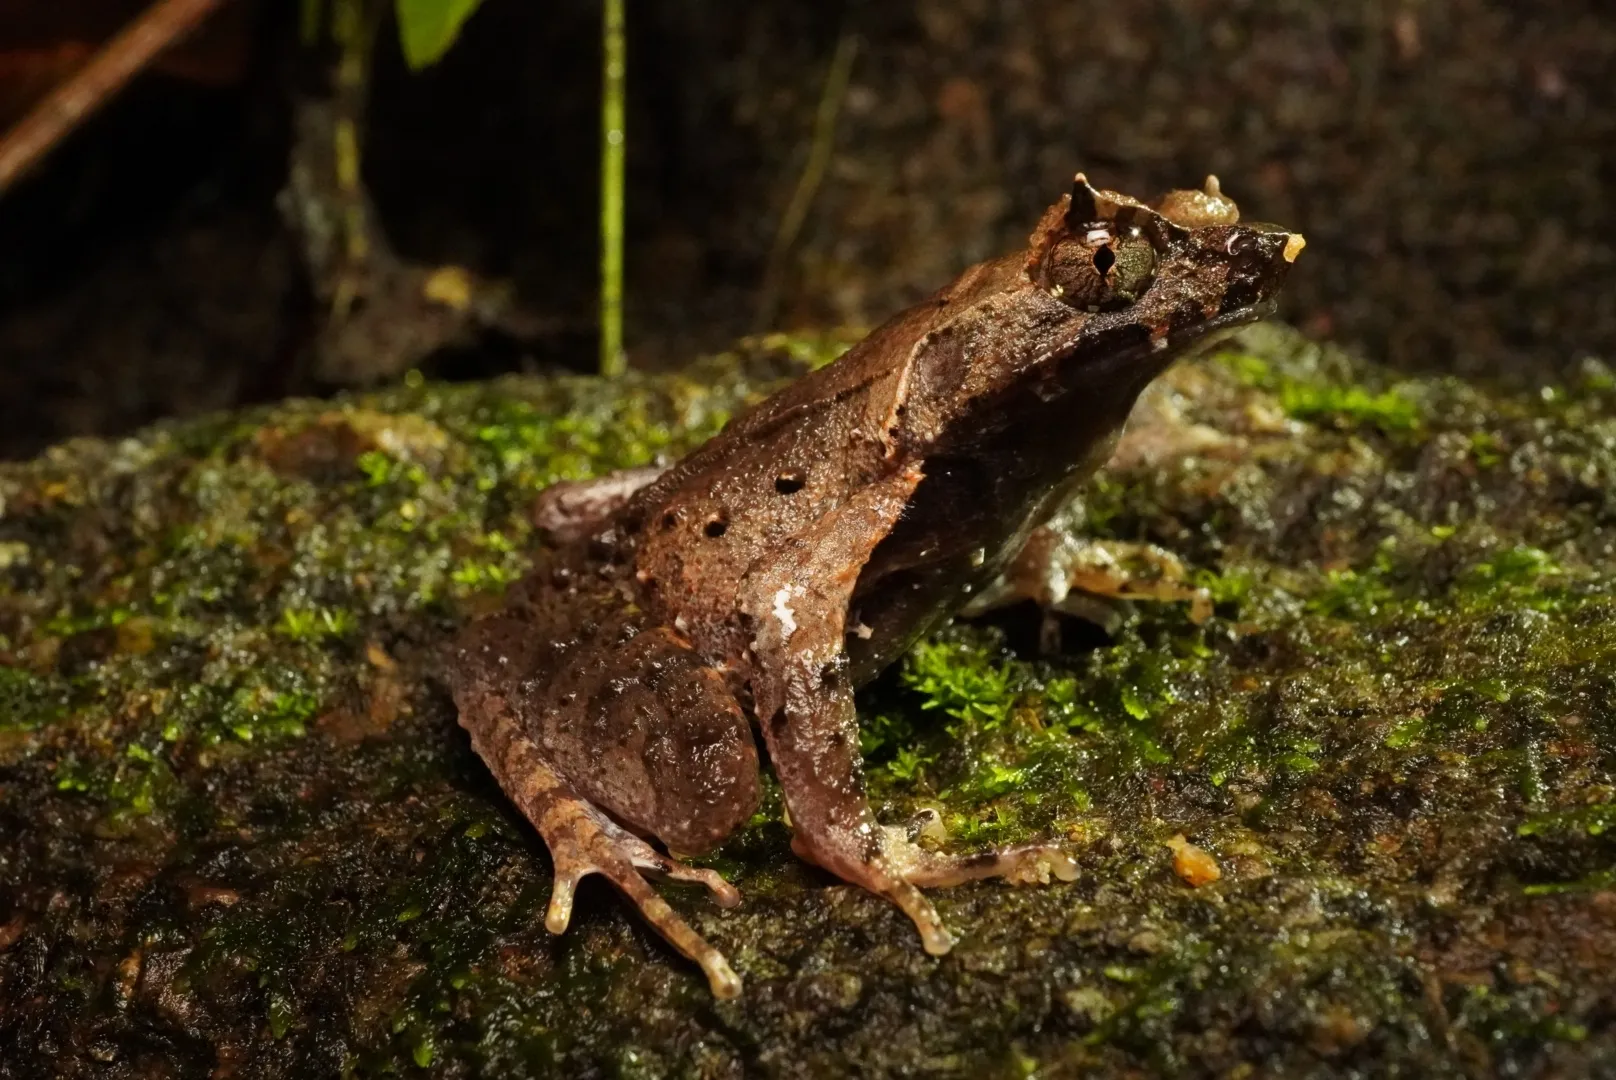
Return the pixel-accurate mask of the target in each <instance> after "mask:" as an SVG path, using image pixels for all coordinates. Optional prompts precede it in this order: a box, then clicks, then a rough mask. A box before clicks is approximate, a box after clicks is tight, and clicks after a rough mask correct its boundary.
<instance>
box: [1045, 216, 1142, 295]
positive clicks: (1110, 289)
mask: <svg viewBox="0 0 1616 1080" xmlns="http://www.w3.org/2000/svg"><path fill="white" fill-rule="evenodd" d="M1155 276H1156V249H1155V248H1154V247H1152V246H1151V243H1150V241H1149V240H1148V239H1146V238H1145V237H1144V236H1142V235H1140V234H1139V233H1138V232H1137V231H1136V230H1130V231H1128V232H1126V233H1119V232H1117V231H1114V230H1113V229H1112V228H1111V227H1110V226H1108V225H1107V224H1105V223H1100V224H1096V225H1092V226H1089V227H1087V228H1085V229H1082V230H1080V231H1078V233H1077V235H1076V236H1074V237H1073V238H1071V239H1069V240H1066V241H1063V242H1061V243H1059V244H1056V245H1055V246H1054V248H1052V249H1051V250H1050V253H1049V256H1048V257H1047V258H1046V259H1045V260H1044V265H1043V267H1042V271H1041V274H1040V278H1041V280H1040V282H1039V284H1041V285H1042V286H1043V287H1044V288H1045V289H1047V290H1048V291H1049V294H1050V295H1051V296H1054V297H1058V298H1059V299H1060V300H1062V301H1064V302H1065V303H1067V304H1070V305H1071V306H1072V307H1075V308H1079V309H1082V310H1086V311H1113V310H1115V309H1117V308H1121V307H1127V306H1128V305H1129V304H1132V303H1133V302H1134V301H1136V300H1138V299H1139V297H1141V296H1143V295H1144V292H1145V290H1146V289H1148V288H1150V283H1151V281H1152V279H1154V278H1155Z"/></svg>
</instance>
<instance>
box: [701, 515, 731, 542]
mask: <svg viewBox="0 0 1616 1080" xmlns="http://www.w3.org/2000/svg"><path fill="white" fill-rule="evenodd" d="M701 531H702V532H704V533H706V534H707V535H708V536H710V537H712V538H713V539H714V540H717V539H718V538H719V537H720V536H723V535H724V534H725V533H726V532H728V531H729V515H728V514H726V513H725V512H724V511H722V510H720V511H718V513H716V514H713V515H712V516H711V517H709V518H708V519H707V524H705V525H703V526H702V529H701Z"/></svg>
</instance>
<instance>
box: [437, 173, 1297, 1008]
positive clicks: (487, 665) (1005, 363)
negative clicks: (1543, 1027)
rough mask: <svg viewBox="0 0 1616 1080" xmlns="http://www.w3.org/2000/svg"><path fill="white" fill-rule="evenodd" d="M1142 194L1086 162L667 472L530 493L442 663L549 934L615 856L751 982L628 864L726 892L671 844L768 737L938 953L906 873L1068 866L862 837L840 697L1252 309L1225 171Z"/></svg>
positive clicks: (644, 902) (751, 764)
mask: <svg viewBox="0 0 1616 1080" xmlns="http://www.w3.org/2000/svg"><path fill="white" fill-rule="evenodd" d="M1158 206H1159V208H1158V209H1152V208H1151V207H1149V206H1147V205H1145V204H1142V203H1140V202H1137V201H1135V200H1133V199H1131V198H1128V197H1126V196H1123V195H1119V194H1116V193H1114V192H1109V191H1102V190H1098V189H1096V188H1094V187H1092V186H1091V185H1090V184H1089V183H1088V181H1087V180H1086V179H1085V178H1084V177H1083V176H1082V175H1081V174H1079V175H1078V177H1077V179H1076V183H1075V184H1074V186H1073V188H1072V192H1071V194H1070V195H1068V196H1064V197H1062V198H1061V200H1060V201H1059V202H1058V203H1056V204H1055V205H1054V206H1052V207H1050V209H1049V210H1048V211H1046V212H1045V214H1044V216H1043V219H1042V220H1041V221H1040V222H1039V223H1038V226H1037V228H1036V229H1035V230H1034V231H1033V233H1032V237H1031V239H1030V241H1029V244H1028V246H1027V249H1026V250H1025V251H1020V252H1017V253H1015V254H1012V255H1007V256H1004V257H1002V258H999V259H994V260H991V261H989V262H985V263H982V264H980V265H977V266H974V267H972V268H971V269H969V270H967V271H965V273H963V274H961V275H960V277H959V278H958V279H957V280H955V281H954V282H953V283H952V284H950V285H948V286H946V287H945V288H943V289H942V290H940V291H939V292H937V293H935V294H934V295H932V296H931V297H930V298H928V299H926V300H924V301H922V302H920V303H919V304H916V305H915V306H914V307H911V308H910V309H908V310H907V311H904V312H902V313H901V314H899V315H897V316H895V317H894V318H892V319H891V320H889V321H888V322H887V323H886V324H885V325H883V326H881V327H880V328H879V329H877V330H876V331H875V332H874V333H872V334H870V336H869V337H867V338H865V339H864V340H863V341H862V342H860V343H859V344H858V345H857V346H855V347H854V348H853V349H851V350H850V351H849V352H848V353H847V354H846V355H845V356H843V357H842V358H841V359H840V360H838V361H836V362H835V363H833V364H831V365H829V366H827V367H825V368H822V369H820V370H819V371H816V372H814V373H812V374H810V375H808V376H806V377H804V378H802V379H800V380H799V381H797V382H795V383H793V384H792V385H790V386H788V387H786V388H785V389H784V390H782V391H780V392H779V393H777V394H776V395H774V396H773V397H771V398H769V399H768V400H767V401H764V402H763V403H761V404H760V405H758V406H757V407H756V408H754V409H752V410H751V411H750V412H747V413H746V414H744V415H742V416H740V417H737V418H736V419H735V420H734V421H733V422H731V423H730V424H729V425H728V426H727V427H726V428H725V429H724V430H723V432H722V433H720V434H719V435H718V436H717V437H715V438H713V439H712V440H711V441H709V442H708V443H706V444H705V445H704V446H702V447H700V448H699V449H697V450H696V451H694V452H693V453H691V454H690V455H689V456H688V457H686V458H684V459H683V460H682V461H680V462H678V463H677V464H675V465H673V466H672V467H671V468H668V469H666V470H657V469H640V470H633V471H631V472H628V473H619V474H615V475H613V476H610V477H606V478H603V479H602V480H599V481H591V482H585V483H574V484H565V485H558V486H557V487H555V488H552V489H550V490H549V491H547V492H546V493H545V495H544V496H542V497H541V500H540V504H539V506H538V508H537V510H536V515H537V518H538V520H539V522H540V523H541V524H542V525H543V526H544V527H545V529H546V531H547V532H548V533H549V535H550V543H549V544H548V545H547V546H545V547H543V548H541V550H540V551H539V552H538V553H537V555H536V557H535V565H534V569H533V571H532V573H531V574H530V575H529V576H528V577H527V578H525V579H524V580H523V581H521V582H520V583H518V584H517V585H515V586H513V587H512V590H511V592H510V595H509V598H508V603H507V606H506V608H505V610H504V611H502V612H501V613H499V614H497V615H494V616H490V617H487V618H484V619H481V620H479V621H477V622H476V623H474V624H472V626H470V627H469V628H468V629H467V631H466V632H465V635H464V637H463V638H462V639H461V641H460V642H459V644H458V652H457V655H456V657H455V662H454V664H453V671H452V674H451V682H452V685H453V690H454V697H455V701H456V703H457V704H458V706H459V709H460V723H461V724H462V725H463V726H464V727H465V728H466V729H467V731H469V732H470V733H471V739H472V745H473V746H474V747H475V748H476V750H477V753H478V754H480V755H481V756H482V759H483V760H484V761H485V762H487V764H488V766H489V768H490V770H491V771H492V772H493V774H494V776H495V778H496V779H497V780H498V781H499V783H500V785H501V787H503V788H504V790H505V791H506V792H507V793H508V794H509V796H510V797H511V799H512V800H513V801H514V802H515V804H516V805H517V806H518V807H519V808H520V809H521V811H522V813H523V814H525V815H526V816H527V817H528V819H529V820H531V821H532V822H533V824H534V825H535V826H536V827H537V828H538V831H539V833H540V835H542V836H543V837H544V841H545V843H546V844H547V845H548V846H549V848H550V853H551V855H552V856H553V858H554V863H555V885H554V889H553V892H552V895H551V900H550V907H549V912H548V915H547V918H546V925H547V926H548V927H549V929H550V930H551V931H552V932H554V933H558V934H559V933H561V932H562V931H564V930H565V929H566V926H567V923H568V920H569V917H570V914H571V908H572V897H573V891H574V888H575V886H576V885H577V883H578V881H579V879H580V878H582V877H584V876H585V875H587V874H602V875H604V876H605V877H606V878H607V879H609V880H610V881H611V882H612V883H613V884H614V885H615V886H617V888H618V889H620V890H621V891H622V892H623V893H624V894H625V895H626V896H627V897H628V898H629V900H630V901H631V902H632V903H633V904H634V905H635V906H636V907H637V908H638V909H639V911H640V913H641V914H642V915H643V916H644V917H645V918H646V919H647V920H648V921H649V922H650V923H651V925H652V926H653V927H655V928H656V929H657V930H658V931H659V932H660V933H661V934H662V935H663V936H664V937H665V938H666V939H667V940H668V941H669V942H670V943H671V944H672V945H673V946H674V948H676V949H678V950H679V951H680V952H682V953H683V954H685V955H686V956H688V957H690V958H691V959H693V960H695V961H696V962H697V963H699V964H700V965H701V966H702V968H703V969H704V970H705V972H706V974H707V977H708V980H709V982H710V984H711V986H712V990H713V992H714V993H715V994H716V995H718V996H719V997H733V996H734V995H736V994H738V993H739V992H740V985H741V984H740V979H739V978H738V977H737V976H736V974H735V973H734V971H733V970H732V969H731V968H730V966H729V964H728V963H726V962H725V960H724V958H723V956H721V955H720V954H719V952H718V951H717V950H716V949H715V948H713V946H712V945H710V944H709V943H708V942H707V941H705V940H704V939H702V938H701V937H700V936H699V935H698V934H697V933H696V932H695V931H694V930H693V929H691V927H690V926H689V925H688V924H687V923H685V922H684V921H683V920H682V919H681V918H679V916H678V915H677V914H675V912H674V911H673V910H672V908H670V907H669V906H668V904H667V903H666V902H665V901H663V900H662V898H661V897H660V896H658V894H657V893H656V892H655V891H654V890H653V889H652V888H651V887H650V885H649V884H648V883H647V881H646V879H645V877H644V876H643V875H645V874H646V873H651V874H657V875H663V876H666V877H668V878H672V879H675V880H682V881H693V882H699V883H701V884H704V885H706V886H707V887H708V888H710V889H711V890H712V893H713V895H714V897H715V898H716V899H717V901H718V902H719V903H720V904H722V905H725V906H730V905H733V904H735V903H738V902H739V894H738V893H737V892H736V890H735V889H734V888H733V887H732V886H731V885H729V884H728V883H727V882H725V881H724V880H723V879H722V878H720V877H719V876H718V875H717V874H716V873H714V872H712V871H710V870H701V869H695V868H692V867H689V866H686V865H684V864H682V863H681V862H679V861H677V856H678V855H680V854H694V853H699V852H702V851H705V850H708V849H710V848H712V847H713V846H714V845H716V844H718V843H719V842H720V841H721V840H723V839H724V838H725V837H726V836H727V835H728V834H729V833H730V832H731V831H732V830H734V829H735V828H736V827H737V826H739V825H740V824H741V823H742V822H744V821H746V820H747V818H748V817H749V816H750V815H751V814H752V812H753V811H754V809H755V808H756V806H757V802H758V751H757V748H756V744H755V742H754V738H753V725H754V724H755V725H756V728H757V729H758V730H759V731H760V732H761V734H762V740H763V744H764V746H765V747H766V748H767V751H768V755H769V758H770V760H771V762H772V764H773V766H774V770H775V773H776V775H777V776H778V777H779V780H780V786H781V790H782V792H783V794H784V798H785V806H786V810H787V814H788V817H789V823H790V826H791V829H792V832H793V839H792V848H793V850H795V851H796V853H797V854H798V855H800V856H801V857H803V858H804V859H807V860H809V861H810V862H813V863H815V864H817V865H819V866H821V867H823V868H824V869H826V870H828V871H830V872H831V873H833V874H835V875H837V876H838V877H841V878H843V879H844V880H846V881H849V882H853V883H856V884H858V885H862V886H863V887H865V888H867V889H869V890H871V891H873V892H876V893H879V894H881V895H882V896H884V897H886V898H888V899H889V900H891V901H892V902H893V903H895V904H897V905H898V907H900V908H901V909H902V910H903V911H904V912H905V914H907V915H908V916H909V918H910V919H912V920H913V921H914V923H915V925H916V927H917V928H918V929H919V931H920V936H921V940H922V942H923V944H924V946H925V948H926V951H927V952H929V953H932V954H934V955H940V954H942V953H945V952H947V951H948V950H949V948H950V946H951V945H952V944H953V938H952V937H951V936H950V934H949V932H948V931H947V930H946V929H945V928H944V926H943V924H942V922H941V920H940V919H939V918H938V915H937V913H936V911H935V910H934V909H933V908H932V906H931V904H930V903H929V902H928V901H927V899H926V898H925V896H924V895H922V893H921V892H920V888H921V887H925V886H942V885H952V884H955V883H958V882H963V881H968V880H971V879H975V878H986V877H1004V878H1008V879H1010V880H1012V881H1017V882H1031V881H1047V880H1048V879H1049V877H1050V875H1051V874H1053V875H1054V876H1056V877H1059V878H1062V879H1065V880H1071V879H1072V878H1073V877H1074V876H1075V872H1076V869H1075V865H1074V864H1073V862H1072V860H1071V858H1070V857H1069V856H1068V855H1067V854H1065V853H1064V852H1062V851H1061V850H1059V849H1058V848H1056V847H1053V846H1047V845H1031V846H1022V847H1013V848H1007V849H1003V850H997V851H987V852H981V853H976V854H969V855H948V854H938V853H935V852H932V851H928V850H925V849H922V848H921V847H919V846H918V845H916V844H914V843H911V842H910V841H909V839H908V838H907V836H906V834H905V832H904V831H903V830H902V829H899V828H895V827H883V826H882V825H880V824H879V823H878V822H877V821H876V818H875V816H874V814H873V813H872V812H871V809H870V806H869V804H868V802H867V801H866V799H865V793H864V779H863V773H862V765H861V761H860V757H859V739H858V722H857V717H856V716H855V713H854V707H853V692H854V690H855V689H857V688H858V687H859V686H860V685H862V684H863V683H865V682H867V681H869V680H870V679H871V678H873V677H874V676H875V675H876V674H877V673H878V672H880V671H881V669H882V668H884V667H885V666H886V665H888V664H889V663H891V662H892V661H893V660H894V659H896V658H897V657H898V656H899V655H900V654H901V653H902V652H903V651H904V650H905V649H906V648H908V647H909V645H910V644H911V643H913V642H914V641H915V640H916V639H917V638H918V637H919V636H921V635H922V634H925V633H926V632H927V631H929V630H931V629H932V628H933V627H935V626H937V625H938V624H939V623H940V622H942V621H943V620H945V619H947V618H948V617H949V616H950V615H952V614H953V613H955V612H956V611H958V610H959V609H960V608H961V607H963V606H964V605H965V604H966V603H967V602H968V601H970V600H971V599H972V597H973V595H975V594H976V593H978V592H979V591H981V590H982V589H983V588H984V587H986V586H987V585H989V584H990V583H991V582H993V581H994V580H995V579H996V578H997V577H998V575H999V574H1000V572H1001V570H1002V569H1003V568H1004V567H1005V566H1006V565H1007V564H1008V563H1009V561H1010V559H1011V558H1012V557H1013V556H1015V555H1016V554H1017V553H1018V552H1019V551H1020V550H1021V548H1022V546H1023V544H1024V542H1025V541H1026V539H1027V537H1028V536H1029V535H1030V534H1031V532H1032V531H1033V530H1034V529H1035V528H1036V527H1037V526H1038V525H1039V524H1040V523H1042V522H1044V521H1045V520H1046V519H1048V518H1049V517H1050V515H1051V513H1052V512H1054V511H1055V510H1056V509H1057V508H1058V507H1059V506H1060V505H1061V504H1062V503H1063V502H1064V501H1066V500H1067V499H1068V498H1069V497H1070V496H1071V495H1072V493H1073V492H1074V490H1075V489H1076V488H1077V487H1078V486H1079V485H1081V484H1082V483H1083V482H1084V480H1086V479H1087V478H1088V477H1089V475H1090V474H1091V473H1092V472H1093V471H1094V470H1095V469H1096V468H1098V467H1099V466H1101V465H1102V464H1104V463H1105V461H1106V459H1107V458H1108V457H1109V455H1110V453H1111V450H1112V448H1113V447H1114V446H1115V444H1116V440H1117V437H1118V435H1119V433H1120V432H1121V430H1122V427H1123V424H1124V422H1125V421H1126V419H1127V417H1128V413H1129V410H1130V409H1131V408H1132V406H1133V404H1134V400H1135V398H1136V397H1137V396H1138V395H1139V393H1140V391H1141V390H1142V389H1144V387H1145V386H1146V384H1148V383H1149V382H1150V380H1151V379H1152V378H1154V377H1155V376H1156V375H1157V374H1158V373H1160V372H1161V371H1162V370H1163V369H1165V368H1166V367H1167V366H1168V364H1170V363H1171V362H1172V361H1173V360H1174V359H1175V358H1176V357H1178V356H1181V355H1183V354H1184V353H1185V352H1186V351H1187V350H1189V349H1191V348H1192V347H1198V346H1202V345H1204V344H1205V343H1207V342H1208V341H1210V340H1212V339H1213V338H1214V337H1215V336H1216V335H1218V334H1219V333H1220V332H1222V331H1226V330H1228V329H1229V328H1231V327H1235V326H1238V325H1241V324H1244V323H1249V322H1251V321H1253V320H1255V319H1257V318H1259V317H1261V316H1262V315H1264V314H1265V313H1267V312H1268V311H1269V310H1270V308H1271V306H1272V301H1273V297H1274V295H1275V293H1276V292H1277V290H1278V288H1279V286H1280V283H1281V282H1282V280H1283V279H1284V277H1285V274H1286V271H1287V269H1288V267H1289V264H1290V262H1291V261H1292V260H1293V259H1294V258H1295V256H1296V253H1297V251H1299V250H1300V248H1301V245H1302V238H1301V237H1300V236H1299V235H1297V234H1294V233H1289V232H1286V231H1284V230H1281V229H1278V228H1276V227H1273V226H1268V225H1252V224H1246V225H1242V224H1239V223H1238V222H1237V215H1236V214H1235V212H1234V210H1233V203H1231V202H1229V200H1228V199H1227V198H1225V197H1223V196H1222V195H1221V193H1219V192H1218V190H1217V186H1216V182H1215V181H1209V182H1208V185H1207V187H1206V188H1205V189H1204V190H1203V191H1201V192H1189V193H1186V192H1175V193H1172V194H1170V195H1168V196H1165V197H1164V198H1163V200H1162V201H1161V202H1160V203H1159V204H1158ZM749 716H750V720H749ZM652 840H655V841H658V842H660V844H661V845H662V849H663V850H659V849H658V848H656V847H653V846H652V844H651V842H650V841H652Z"/></svg>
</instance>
